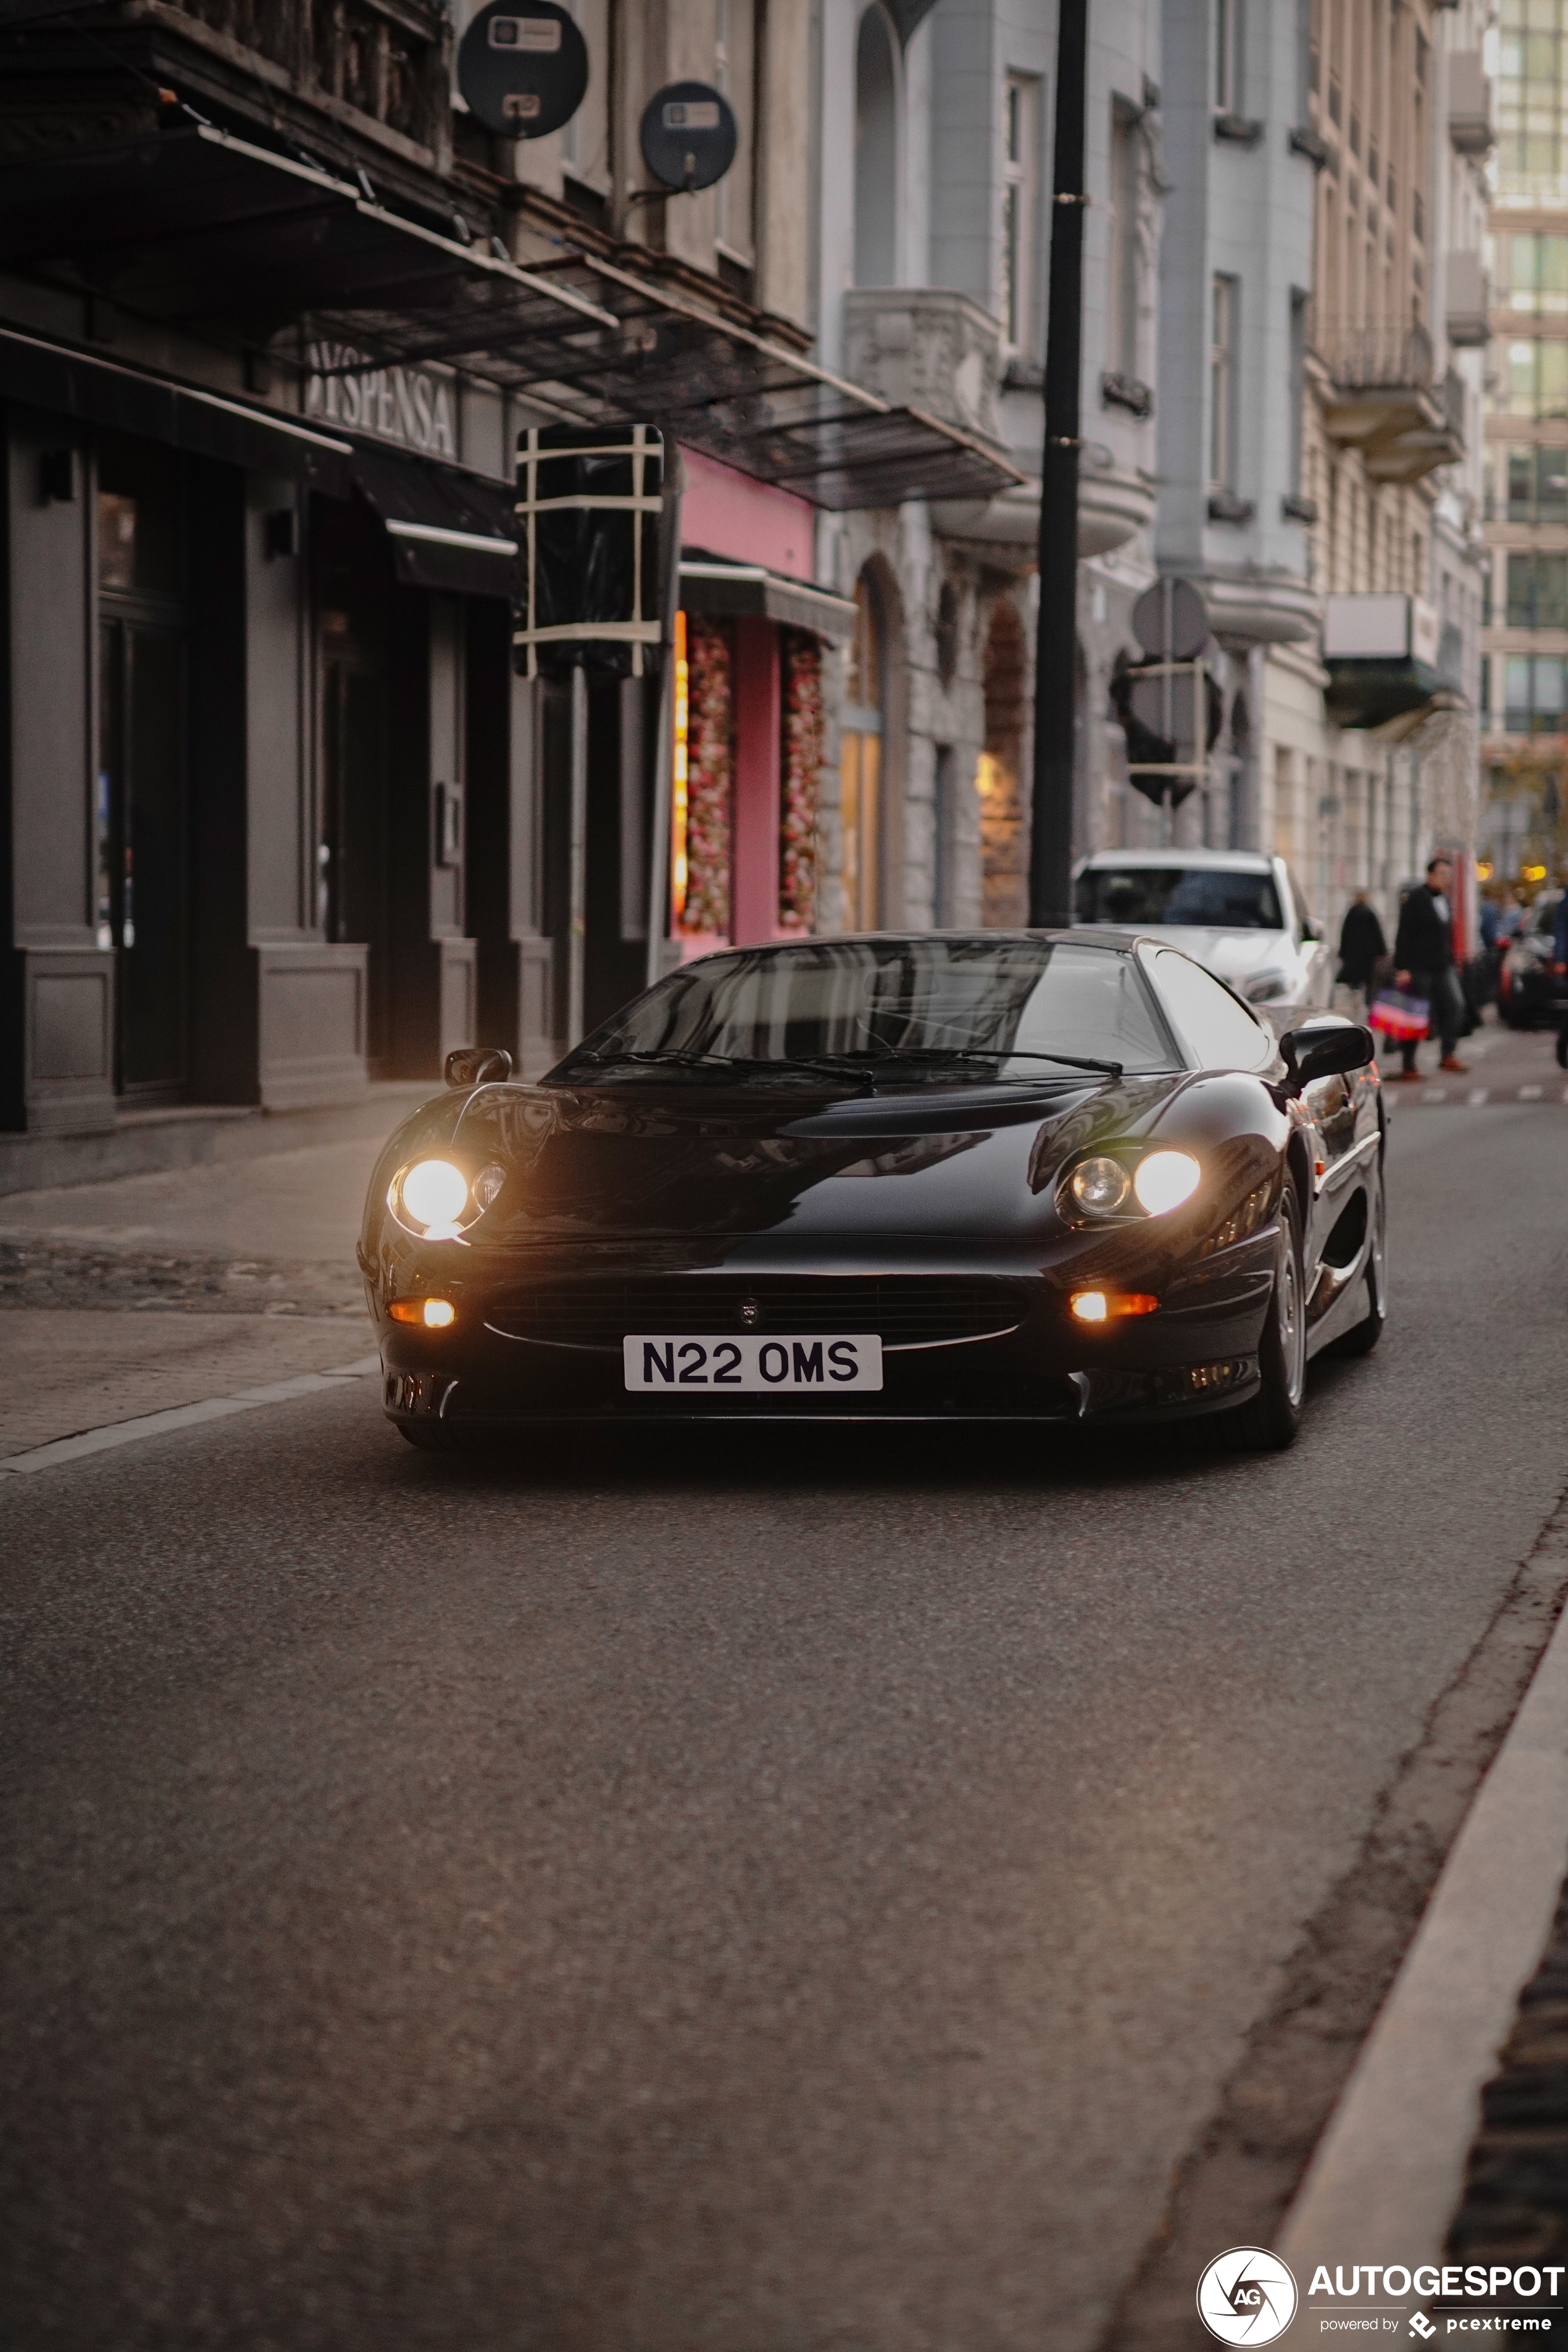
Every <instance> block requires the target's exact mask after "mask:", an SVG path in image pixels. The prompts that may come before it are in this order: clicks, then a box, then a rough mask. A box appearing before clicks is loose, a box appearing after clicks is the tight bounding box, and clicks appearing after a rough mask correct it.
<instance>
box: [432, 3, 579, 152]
mask: <svg viewBox="0 0 1568 2352" xmlns="http://www.w3.org/2000/svg"><path fill="white" fill-rule="evenodd" d="M587 87H588V45H587V43H586V42H585V41H584V38H583V36H582V34H581V33H580V32H579V31H578V29H577V27H576V26H575V25H574V23H573V21H572V18H571V17H570V16H568V15H567V13H566V11H565V9H564V8H558V7H557V6H556V5H555V0H489V7H488V8H481V9H480V10H479V15H478V16H476V17H475V18H474V21H473V23H472V24H471V25H470V26H468V31H467V32H466V33H465V34H464V35H463V37H462V39H461V41H460V42H459V43H458V89H460V90H461V91H462V93H463V96H464V99H465V100H467V102H468V111H469V112H470V114H472V115H474V116H475V117H476V118H477V119H478V120H479V121H480V122H482V123H483V124H484V126H485V129H486V130H487V131H493V132H494V133H495V136H496V137H497V138H498V139H545V138H548V136H549V134H550V133H551V131H559V130H560V129H561V128H562V126H563V124H564V123H567V122H570V121H571V120H572V117H573V116H574V114H575V113H576V111H577V109H578V108H579V107H580V106H581V105H582V103H583V98H584V92H585V90H586V89H587Z"/></svg>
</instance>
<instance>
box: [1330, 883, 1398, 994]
mask: <svg viewBox="0 0 1568 2352" xmlns="http://www.w3.org/2000/svg"><path fill="white" fill-rule="evenodd" d="M1387 953H1388V942H1387V940H1385V939H1384V936H1383V925H1382V924H1381V923H1380V922H1379V921H1378V919H1377V909H1376V908H1375V907H1374V906H1373V903H1372V901H1371V899H1370V898H1368V897H1367V895H1366V892H1365V891H1364V890H1358V891H1357V892H1356V894H1355V897H1354V898H1352V900H1351V903H1350V905H1349V906H1348V907H1347V908H1345V919H1344V921H1343V922H1342V924H1341V926H1340V975H1339V976H1340V986H1341V987H1342V988H1353V989H1355V990H1356V991H1357V992H1358V993H1359V994H1361V995H1362V996H1363V997H1370V995H1371V994H1372V975H1373V971H1374V969H1375V968H1376V966H1377V965H1378V964H1380V963H1381V962H1382V961H1383V959H1384V956H1385V955H1386V954H1387Z"/></svg>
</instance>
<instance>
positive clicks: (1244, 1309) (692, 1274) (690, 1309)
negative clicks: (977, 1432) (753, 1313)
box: [373, 1223, 1275, 1431]
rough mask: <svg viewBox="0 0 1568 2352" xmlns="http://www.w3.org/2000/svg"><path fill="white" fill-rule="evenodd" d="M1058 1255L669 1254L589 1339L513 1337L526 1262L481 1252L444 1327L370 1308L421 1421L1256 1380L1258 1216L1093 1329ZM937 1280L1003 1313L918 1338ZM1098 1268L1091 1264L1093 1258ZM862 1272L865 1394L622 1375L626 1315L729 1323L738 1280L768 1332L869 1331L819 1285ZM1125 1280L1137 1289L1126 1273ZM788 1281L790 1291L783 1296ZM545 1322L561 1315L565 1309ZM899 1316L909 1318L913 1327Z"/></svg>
mask: <svg viewBox="0 0 1568 2352" xmlns="http://www.w3.org/2000/svg"><path fill="white" fill-rule="evenodd" d="M1063 1255H1064V1256H1065V1258H1066V1261H1067V1262H1066V1263H1065V1264H1064V1263H1061V1262H1058V1263H1057V1264H1055V1265H1050V1266H1048V1267H1047V1268H1044V1269H1042V1268H1041V1266H1040V1265H1039V1263H1038V1259H1036V1262H1035V1263H1034V1264H1033V1265H1028V1266H1025V1265H1018V1264H1017V1263H1016V1262H1013V1261H1009V1260H1008V1259H1007V1258H1006V1257H1005V1256H1003V1255H999V1254H995V1253H984V1254H982V1253H976V1254H974V1255H969V1256H964V1257H958V1256H953V1255H948V1256H946V1257H944V1258H943V1259H942V1261H941V1263H940V1264H937V1263H935V1262H933V1261H932V1260H931V1258H930V1257H929V1256H926V1257H920V1258H914V1257H906V1258H884V1259H879V1261H877V1263H876V1264H875V1265H868V1264H867V1263H866V1261H865V1260H864V1259H861V1260H858V1261H857V1262H856V1263H855V1265H853V1266H851V1265H847V1264H844V1263H842V1262H835V1261H833V1260H832V1259H825V1258H823V1257H820V1256H815V1257H813V1258H812V1259H810V1260H809V1261H807V1260H800V1261H797V1262H795V1264H794V1265H785V1264H781V1262H780V1260H779V1259H778V1258H776V1257H774V1258H772V1259H769V1260H766V1261H761V1260H758V1259H757V1258H755V1257H754V1256H753V1257H752V1259H751V1260H750V1261H749V1262H748V1263H745V1264H739V1263H737V1261H736V1259H735V1258H734V1257H731V1258H728V1259H724V1260H721V1262H719V1263H718V1264H712V1263H710V1264H709V1265H704V1266H701V1267H700V1268H694V1267H693V1266H692V1265H690V1264H689V1262H688V1263H687V1264H686V1265H677V1266H672V1265H668V1264H665V1265H661V1266H655V1267H647V1268H642V1269H638V1270H637V1275H636V1289H637V1296H636V1299H635V1303H634V1304H633V1305H631V1306H629V1307H628V1308H627V1310H626V1318H623V1321H622V1323H621V1327H620V1328H614V1329H612V1328H605V1330H603V1331H599V1332H597V1333H595V1335H594V1336H593V1337H592V1338H591V1339H589V1340H588V1342H587V1343H586V1344H584V1342H583V1341H582V1339H581V1338H577V1339H571V1338H569V1339H565V1340H562V1339H541V1338H538V1337H536V1336H532V1337H531V1336H521V1335H520V1334H521V1333H525V1332H526V1330H527V1327H528V1324H529V1320H530V1318H528V1317H527V1316H526V1315H523V1314H521V1312H520V1309H519V1304H518V1302H519V1297H520V1295H526V1276H521V1280H520V1270H519V1268H518V1267H517V1266H516V1265H511V1266H506V1265H495V1266H492V1267H491V1268H489V1270H488V1272H487V1274H486V1276H484V1277H483V1278H481V1279H479V1280H477V1281H475V1280H467V1281H465V1283H464V1286H463V1289H462V1293H461V1296H460V1299H459V1304H458V1320H457V1322H456V1324H454V1325H453V1327H452V1328H450V1329H448V1330H446V1331H431V1330H426V1329H425V1328H422V1327H419V1326H410V1325H406V1324H402V1323H395V1322H393V1321H391V1320H390V1319H389V1318H387V1317H386V1315H385V1313H384V1309H383V1310H382V1311H381V1312H380V1313H379V1314H378V1323H379V1329H380V1339H381V1352H382V1367H383V1400H384V1410H385V1412H386V1413H387V1416H388V1417H389V1419H392V1420H394V1421H396V1422H399V1423H409V1424H417V1423H429V1422H430V1421H431V1420H433V1419H434V1420H439V1421H440V1422H441V1423H444V1424H446V1425H447V1427H449V1428H452V1429H455V1430H460V1429H471V1430H475V1431H479V1430H484V1429H492V1430H493V1429H503V1428H528V1427H541V1428H542V1427H552V1426H562V1425H572V1426H577V1427H582V1426H584V1425H599V1426H614V1427H619V1428H625V1427H637V1426H640V1425H644V1424H659V1425H665V1424H670V1423H684V1424H690V1423H696V1422H726V1423H732V1422H742V1423H763V1422H768V1423H773V1422H784V1423H792V1424H795V1425H799V1424H802V1423H813V1422H836V1423H879V1422H923V1421H984V1422H1011V1421H1026V1422H1031V1423H1052V1422H1058V1423H1087V1422H1092V1423H1100V1422H1105V1423H1121V1422H1143V1421H1155V1420H1165V1419H1184V1418H1189V1417H1193V1416H1195V1415H1202V1414H1205V1413H1209V1412H1219V1411H1222V1410H1224V1409H1226V1408H1227V1407H1228V1406H1231V1405H1233V1404H1239V1403H1242V1402H1245V1401H1246V1399H1247V1397H1248V1396H1250V1395H1252V1394H1254V1393H1255V1392H1256V1391H1257V1388H1258V1346H1259V1342H1260V1339H1261V1333H1262V1328H1263V1322H1264V1318H1265V1316H1266V1314H1267V1311H1268V1297H1269V1291H1270V1286H1271V1284H1272V1279H1273V1267H1274V1262H1275V1232H1274V1227H1273V1224H1272V1223H1269V1224H1268V1225H1267V1226H1266V1227H1264V1228H1263V1229H1262V1230H1261V1231H1259V1232H1258V1233H1255V1234H1251V1235H1250V1236H1249V1237H1248V1238H1247V1240H1246V1241H1245V1242H1242V1243H1239V1244H1236V1245H1235V1246H1233V1247H1231V1248H1229V1249H1226V1250H1221V1251H1215V1252H1214V1253H1212V1254H1211V1255H1208V1256H1207V1257H1205V1258H1204V1259H1203V1260H1201V1262H1200V1263H1199V1264H1198V1265H1196V1266H1195V1267H1194V1268H1191V1269H1188V1270H1185V1271H1184V1273H1183V1274H1182V1275H1181V1276H1180V1277H1179V1278H1178V1279H1176V1280H1175V1281H1173V1282H1172V1281H1167V1282H1166V1283H1165V1284H1164V1285H1163V1289H1162V1291H1161V1293H1160V1296H1161V1305H1160V1307H1159V1308H1158V1310H1157V1311H1156V1312H1155V1313H1153V1314H1151V1315H1146V1316H1139V1317H1135V1318H1133V1317H1129V1318H1123V1319H1118V1320H1114V1321H1111V1322H1110V1323H1107V1324H1105V1325H1100V1326H1096V1327H1091V1326H1087V1325H1084V1324H1081V1323H1079V1322H1077V1321H1076V1320H1075V1319H1074V1318H1072V1316H1071V1315H1070V1313H1069V1311H1068V1297H1069V1294H1070V1292H1071V1290H1072V1289H1073V1288H1074V1287H1076V1286H1080V1285H1081V1284H1082V1283H1083V1281H1084V1279H1085V1276H1084V1273H1083V1269H1082V1267H1081V1265H1079V1266H1075V1265H1074V1264H1073V1260H1074V1259H1075V1258H1079V1257H1081V1256H1084V1255H1087V1251H1085V1250H1083V1249H1069V1250H1068V1251H1067V1252H1066V1253H1064V1254H1063ZM423 1271H424V1270H423V1269H414V1270H413V1273H414V1279H412V1280H407V1279H406V1278H405V1283H404V1287H405V1288H407V1289H409V1290H415V1289H416V1288H418V1287H419V1286H420V1283H421V1276H422V1274H423ZM445 1271H446V1268H445V1267H441V1268H439V1269H437V1268H436V1267H431V1268H430V1269H429V1271H428V1276H427V1277H426V1279H425V1284H424V1286H426V1287H427V1288H428V1289H432V1290H435V1289H441V1290H443V1291H444V1292H445V1293H446V1294H447V1295H452V1293H453V1291H454V1288H455V1286H454V1285H453V1284H452V1283H451V1282H450V1281H449V1280H448V1281H446V1282H442V1281H441V1280H440V1278H439V1276H440V1274H441V1273H444V1272H445ZM933 1278H934V1279H935V1280H936V1281H939V1282H942V1283H946V1284H948V1285H949V1286H953V1285H963V1284H969V1285H971V1286H974V1287H975V1289H976V1290H977V1291H978V1290H979V1289H981V1288H983V1287H984V1286H992V1287H993V1288H994V1292H995V1294H996V1296H997V1297H999V1298H1005V1300H1006V1301H1007V1302H1008V1304H1007V1305H1006V1307H1005V1309H1004V1310H999V1311H998V1314H997V1315H996V1316H995V1317H994V1318H992V1319H993V1320H1000V1319H1002V1314H1003V1313H1004V1312H1005V1315H1006V1317H1007V1318H1009V1328H1000V1329H990V1330H987V1331H984V1332H983V1333H978V1334H974V1335H971V1336H959V1337H956V1338H955V1337H952V1336H945V1337H941V1338H930V1337H926V1338H922V1337H921V1336H918V1325H919V1320H920V1318H919V1316H918V1315H915V1316H913V1317H911V1315H910V1313H909V1312H908V1310H907V1307H906V1304H905V1301H906V1297H908V1296H912V1295H913V1293H914V1290H915V1288H916V1286H920V1285H922V1284H923V1285H925V1286H928V1287H929V1286H931V1284H932V1282H933ZM1088 1278H1089V1280H1091V1281H1092V1280H1093V1279H1095V1278H1096V1276H1094V1275H1092V1274H1091V1275H1090V1276H1089V1277H1088ZM1098 1278H1100V1279H1103V1278H1104V1276H1103V1273H1102V1272H1101V1273H1100V1276H1099V1277H1098ZM551 1279H552V1283H555V1282H557V1280H558V1278H557V1277H556V1276H553V1275H552V1277H551ZM666 1280H668V1284H669V1295H670V1297H671V1300H672V1301H674V1302H676V1303H674V1304H672V1305H671V1306H670V1307H668V1309H667V1310H666V1312H665V1314H664V1316H663V1317H662V1318H661V1317H660V1315H659V1311H658V1294H659V1291H660V1290H661V1288H662V1287H663V1285H664V1282H665V1281H666ZM870 1281H874V1282H875V1283H876V1284H877V1285H878V1286H879V1289H880V1290H881V1292H882V1294H883V1296H884V1302H885V1303H884V1311H883V1314H882V1316H881V1317H880V1318H879V1323H880V1328H881V1330H882V1337H883V1383H884V1384H883V1387H882V1389H881V1390H880V1391H871V1392H867V1391H861V1392H858V1393H857V1394H855V1395H854V1396H840V1397H833V1396H825V1397H823V1398H822V1399H820V1400H818V1399H817V1398H816V1397H813V1396H805V1395H802V1394H801V1393H800V1392H799V1391H791V1392H789V1393H788V1394H786V1395H781V1396H779V1397H778V1398H776V1399H775V1398H766V1399H763V1398H758V1397H757V1396H755V1395H748V1394H738V1395H736V1396H735V1397H733V1398H729V1397H720V1396H717V1395H714V1394H712V1393H711V1392H710V1393H709V1394H707V1395H695V1396H687V1397H682V1398H679V1399H677V1398H674V1397H668V1396H665V1395H662V1394H661V1395H658V1396H646V1395H641V1394H636V1393H628V1391H626V1387H625V1385H624V1376H623V1370H622V1356H621V1331H622V1329H625V1330H658V1331H680V1330H683V1329H684V1330H692V1331H696V1330H706V1331H729V1330H733V1329H736V1328H740V1327H739V1326H738V1324H737V1322H736V1320H735V1313H736V1303H737V1297H738V1294H739V1293H741V1292H742V1291H743V1292H746V1293H747V1294H751V1293H752V1292H755V1293H756V1294H758V1295H759V1296H760V1297H762V1299H763V1307H762V1310H761V1311H762V1313H763V1318H764V1319H763V1325H762V1328H763V1329H765V1330H771V1331H777V1332H778V1333H780V1334H781V1335H786V1334H787V1333H788V1332H790V1331H792V1330H793V1331H794V1332H795V1333H809V1332H812V1331H814V1330H816V1329H818V1328H837V1329H841V1330H842V1329H846V1328H866V1329H871V1328H879V1323H878V1322H873V1321H871V1320H869V1319H865V1318H863V1316H862V1314H861V1313H860V1312H859V1311H858V1310H851V1309H848V1308H847V1309H846V1312H847V1313H848V1314H849V1315H850V1320H848V1321H846V1320H844V1319H843V1318H841V1317H836V1318H834V1321H833V1322H832V1323H831V1324H827V1323H825V1322H824V1320H823V1318H824V1313H825V1310H824V1307H823V1305H822V1300H823V1297H824V1296H825V1294H826V1292H827V1289H828V1286H830V1285H839V1284H855V1285H857V1286H861V1287H862V1288H863V1287H864V1286H866V1285H867V1284H868V1282H870ZM796 1284H798V1286H799V1288H798V1293H797V1292H796V1289H795V1286H796ZM697 1285H700V1288H701V1291H702V1292H703V1293H705V1294H707V1298H706V1299H705V1301H704V1303H703V1304H702V1305H701V1306H700V1307H694V1306H693V1305H692V1304H691V1297H692V1292H693V1288H694V1286H697ZM1139 1286H1140V1284H1139V1282H1138V1281H1137V1279H1136V1278H1135V1276H1134V1274H1131V1273H1129V1274H1127V1275H1124V1276H1121V1287H1123V1288H1126V1289H1132V1288H1137V1287H1139ZM1143 1286H1145V1287H1150V1286H1151V1285H1149V1284H1147V1283H1145V1284H1144V1285H1143ZM797 1295H798V1296H801V1298H802V1303H801V1304H799V1305H798V1306H795V1305H794V1304H793V1300H794V1298H795V1297H796V1296H797ZM373 1303H374V1302H373ZM536 1319H542V1318H536ZM612 1320H613V1318H612ZM508 1327H510V1328H508ZM552 1328H556V1329H559V1328H562V1318H559V1317H557V1318H555V1321H554V1323H553V1325H552ZM568 1328H570V1327H568ZM911 1328H916V1329H917V1336H916V1337H914V1338H912V1339H911V1338H910V1337H909V1336H908V1335H909V1333H910V1329H911ZM900 1335H902V1336H900Z"/></svg>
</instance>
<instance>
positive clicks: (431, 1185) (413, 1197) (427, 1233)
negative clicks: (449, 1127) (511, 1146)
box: [386, 1160, 506, 1242]
mask: <svg viewBox="0 0 1568 2352" xmlns="http://www.w3.org/2000/svg"><path fill="white" fill-rule="evenodd" d="M505 1184H506V1170H505V1169H504V1168H501V1167H499V1166H496V1165H493V1164H492V1165H490V1166H489V1167H485V1168H481V1169H480V1170H479V1173H478V1175H476V1176H475V1177H474V1178H473V1180H472V1181H471V1182H470V1181H469V1179H468V1177H467V1176H466V1175H465V1174H464V1172H463V1171H462V1169H461V1168H459V1167H458V1163H457V1161H456V1160H415V1162H414V1163H413V1165H412V1167H408V1168H404V1169H400V1170H399V1171H398V1173H397V1174H396V1175H395V1177H394V1178H393V1180H392V1182H391V1184H390V1186H389V1187H388V1188H387V1194H386V1205H387V1207H388V1208H389V1209H390V1210H391V1212H392V1213H393V1215H394V1216H395V1218H396V1219H397V1222H398V1223H399V1224H400V1225H402V1226H403V1228H404V1230H405V1232H407V1233H411V1234H417V1235H418V1237H419V1239H420V1240H422V1241H427V1242H455V1241H461V1239H462V1238H463V1235H464V1234H466V1233H467V1231H468V1227H469V1226H470V1225H472V1224H474V1223H476V1222H477V1221H478V1219H479V1218H480V1217H482V1216H483V1215H484V1213H485V1211H486V1210H487V1209H489V1208H491V1207H493V1206H494V1204H495V1202H497V1201H498V1200H499V1199H500V1194H501V1192H502V1190H503V1188H504V1186H505Z"/></svg>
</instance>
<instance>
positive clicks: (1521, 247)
mask: <svg viewBox="0 0 1568 2352" xmlns="http://www.w3.org/2000/svg"><path fill="white" fill-rule="evenodd" d="M1497 274H1498V285H1497V293H1498V299H1499V300H1500V303H1501V305H1502V307H1503V308H1504V309H1506V310H1518V311H1521V312H1523V313H1524V314H1526V315H1527V316H1530V317H1533V318H1541V317H1548V316H1552V315H1555V316H1557V317H1562V316H1563V315H1564V314H1568V236H1554V235H1552V233H1551V232H1550V231H1543V230H1538V229H1527V230H1524V231H1522V232H1520V231H1515V232H1513V233H1511V234H1510V235H1508V236H1500V237H1499V238H1498V239H1497Z"/></svg>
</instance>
